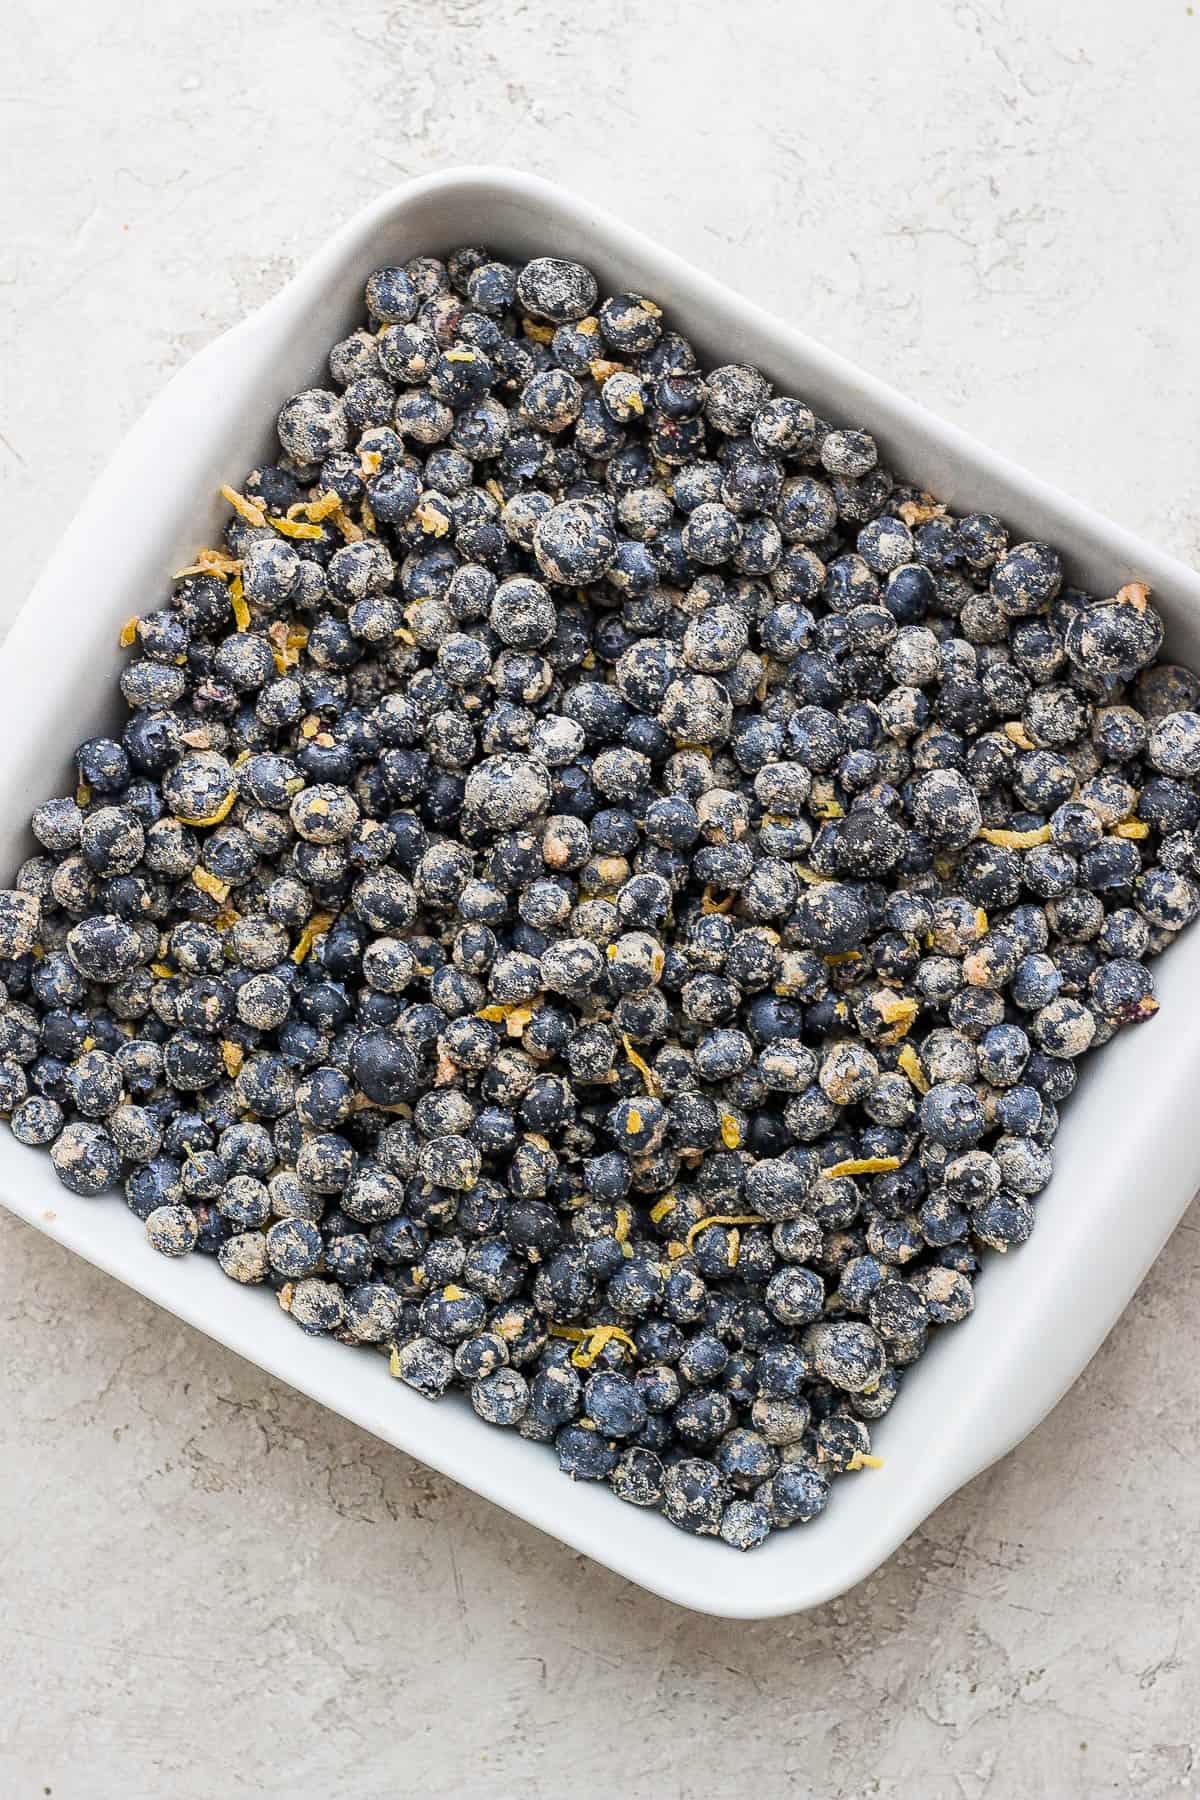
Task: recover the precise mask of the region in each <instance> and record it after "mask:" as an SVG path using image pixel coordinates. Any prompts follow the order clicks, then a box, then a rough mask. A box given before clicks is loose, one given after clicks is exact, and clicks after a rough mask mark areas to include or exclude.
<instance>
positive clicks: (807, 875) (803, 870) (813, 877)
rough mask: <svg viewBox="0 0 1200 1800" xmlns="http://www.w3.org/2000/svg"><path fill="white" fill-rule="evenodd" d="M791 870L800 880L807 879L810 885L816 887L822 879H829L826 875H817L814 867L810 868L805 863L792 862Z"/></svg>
mask: <svg viewBox="0 0 1200 1800" xmlns="http://www.w3.org/2000/svg"><path fill="white" fill-rule="evenodd" d="M792 871H793V873H794V874H796V875H798V876H799V877H800V879H801V881H807V882H808V883H809V885H810V886H811V887H816V886H817V885H819V884H820V883H821V882H822V881H828V880H829V876H828V875H819V874H818V873H817V871H816V870H815V869H810V868H809V867H808V866H807V864H806V863H793V864H792Z"/></svg>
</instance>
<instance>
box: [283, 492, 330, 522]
mask: <svg viewBox="0 0 1200 1800" xmlns="http://www.w3.org/2000/svg"><path fill="white" fill-rule="evenodd" d="M341 510H342V503H341V500H340V499H339V498H338V496H337V494H335V493H334V491H333V489H332V488H326V489H325V491H324V493H321V494H318V495H317V496H316V498H315V499H314V500H297V502H296V504H295V506H289V507H288V509H287V516H288V518H289V519H307V520H308V522H309V524H310V525H319V524H320V523H321V521H322V519H331V518H332V517H333V515H334V513H338V512H341Z"/></svg>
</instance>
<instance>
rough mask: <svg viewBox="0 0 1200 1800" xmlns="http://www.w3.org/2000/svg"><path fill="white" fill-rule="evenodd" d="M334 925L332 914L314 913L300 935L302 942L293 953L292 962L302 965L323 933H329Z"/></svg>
mask: <svg viewBox="0 0 1200 1800" xmlns="http://www.w3.org/2000/svg"><path fill="white" fill-rule="evenodd" d="M332 924H333V914H332V913H314V914H313V916H312V918H311V919H310V920H309V921H308V924H307V925H306V926H305V927H304V930H303V931H302V932H301V933H300V941H299V943H298V944H297V945H296V948H295V949H294V950H293V951H292V961H293V962H294V963H302V962H303V961H304V959H305V957H306V956H307V955H308V953H309V951H310V950H311V949H312V947H313V945H314V944H315V943H316V941H317V939H318V938H319V937H320V936H321V934H322V932H325V931H328V930H329V927H330V926H331V925H332Z"/></svg>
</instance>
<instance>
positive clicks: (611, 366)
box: [588, 356, 625, 381]
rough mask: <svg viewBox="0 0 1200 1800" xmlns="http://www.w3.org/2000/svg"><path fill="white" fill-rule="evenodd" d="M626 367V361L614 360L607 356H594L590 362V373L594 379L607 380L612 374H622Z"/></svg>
mask: <svg viewBox="0 0 1200 1800" xmlns="http://www.w3.org/2000/svg"><path fill="white" fill-rule="evenodd" d="M624 367H625V364H624V363H619V362H613V361H612V360H611V358H609V357H607V356H594V357H593V358H592V360H591V362H590V363H589V364H588V373H589V374H590V375H591V378H592V380H593V381H607V380H608V378H609V376H610V375H618V374H620V372H621V370H622V369H623V368H624Z"/></svg>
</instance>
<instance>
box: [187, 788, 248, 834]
mask: <svg viewBox="0 0 1200 1800" xmlns="http://www.w3.org/2000/svg"><path fill="white" fill-rule="evenodd" d="M236 799H237V789H236V788H234V789H233V790H232V791H231V792H230V793H228V794H226V796H225V798H224V799H223V800H222V802H221V804H220V806H218V807H217V808H216V810H215V811H213V812H210V813H200V814H192V813H176V814H175V817H176V818H177V819H178V820H179V823H180V824H181V825H219V824H220V823H221V820H222V819H224V818H225V817H227V815H228V814H229V812H230V811H231V810H232V808H233V803H234V801H235V800H236Z"/></svg>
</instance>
